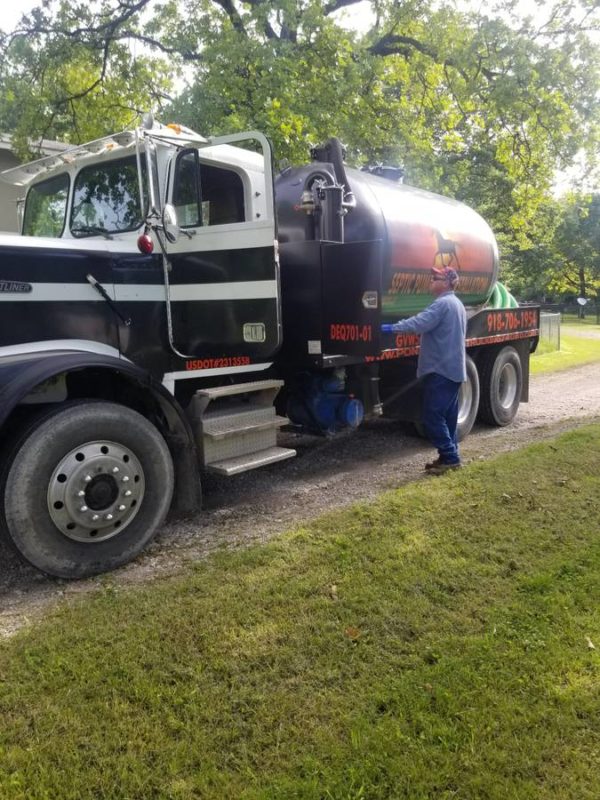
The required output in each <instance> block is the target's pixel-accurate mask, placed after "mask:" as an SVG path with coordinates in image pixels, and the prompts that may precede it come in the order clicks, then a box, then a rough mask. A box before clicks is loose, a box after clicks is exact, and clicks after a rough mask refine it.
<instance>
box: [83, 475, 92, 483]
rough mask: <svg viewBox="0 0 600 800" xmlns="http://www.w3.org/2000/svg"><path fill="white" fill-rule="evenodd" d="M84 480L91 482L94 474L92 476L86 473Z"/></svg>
mask: <svg viewBox="0 0 600 800" xmlns="http://www.w3.org/2000/svg"><path fill="white" fill-rule="evenodd" d="M83 480H84V481H85V482H86V483H89V482H90V481H91V480H92V476H91V475H86V476H85V478H84V479H83Z"/></svg>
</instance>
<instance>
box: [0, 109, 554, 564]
mask: <svg viewBox="0 0 600 800" xmlns="http://www.w3.org/2000/svg"><path fill="white" fill-rule="evenodd" d="M311 155H312V158H311V160H310V161H309V162H307V163H306V164H305V165H303V166H300V167H293V168H287V169H285V170H283V171H282V172H281V173H279V174H278V175H276V176H274V175H273V170H272V156H271V148H270V145H269V142H268V141H267V139H266V138H265V137H264V136H263V135H262V134H261V133H258V132H250V133H243V134H236V135H233V136H228V137H217V138H212V139H205V138H203V137H202V136H199V135H198V134H196V133H194V132H193V131H191V130H189V129H187V128H185V127H182V126H178V125H162V124H160V123H156V122H154V121H153V120H151V119H146V120H145V123H144V124H143V125H142V126H141V127H139V128H137V129H135V130H130V131H122V132H120V133H117V134H114V135H111V136H106V137H104V138H102V139H98V140H96V141H93V142H90V143H88V144H85V145H81V146H77V147H73V148H71V149H69V150H65V151H64V152H61V153H60V154H58V155H53V156H49V157H47V158H42V159H40V160H38V161H34V162H32V163H29V164H24V165H22V166H19V167H16V168H14V169H11V170H8V171H6V172H4V173H2V175H1V177H2V179H3V180H5V181H8V182H9V183H11V184H13V185H15V186H19V187H22V189H23V193H24V201H23V205H22V214H21V220H20V235H18V236H16V235H10V234H0V306H1V309H0V310H1V313H0V437H1V441H0V446H1V448H2V475H1V478H0V498H1V517H2V526H3V528H4V529H5V531H6V533H7V534H8V536H9V537H10V540H11V541H12V543H13V544H14V546H15V547H16V549H17V550H18V551H19V553H20V554H21V555H22V556H23V557H24V558H25V559H26V560H27V561H29V562H30V563H31V564H33V565H34V566H35V567H37V568H38V569H40V570H42V571H44V572H46V573H48V574H50V575H55V576H59V577H63V578H81V577H85V576H88V575H93V574H97V573H100V572H104V571H107V570H110V569H113V568H115V567H117V566H118V565H120V564H123V563H125V562H127V561H129V560H130V559H132V558H134V557H135V556H136V555H137V554H138V553H139V552H140V551H141V550H142V549H143V548H144V547H145V545H146V544H147V543H148V542H149V541H150V540H151V538H152V537H153V535H154V534H155V532H156V530H157V529H158V528H159V527H160V525H161V524H162V522H163V520H164V519H165V516H166V514H167V512H168V511H169V509H170V508H171V507H173V508H175V509H178V510H180V511H187V512H189V511H191V510H193V509H196V508H198V507H199V505H200V500H201V492H200V485H201V477H202V474H203V473H204V472H207V471H212V472H216V473H219V474H221V475H226V476H230V475H231V476H233V475H236V474H238V473H240V472H243V471H245V470H249V469H254V468H257V467H260V466H264V465H268V464H273V463H275V462H278V461H283V460H285V459H288V458H291V457H292V456H294V455H295V451H294V450H293V449H291V448H289V447H281V446H280V445H279V444H278V432H279V430H280V429H281V428H282V427H283V426H286V427H287V428H288V429H289V428H290V427H291V429H292V430H296V431H303V432H307V433H312V434H315V435H327V436H334V435H336V434H337V433H339V432H340V431H344V430H352V429H356V428H357V427H359V426H360V425H361V423H362V422H363V420H365V419H371V418H374V417H378V416H381V415H389V416H394V417H396V418H398V419H403V420H407V421H413V422H414V423H415V424H416V425H417V426H418V424H419V420H420V387H419V384H418V381H416V379H415V371H416V356H417V354H418V350H419V340H418V337H416V336H410V335H408V336H407V335H394V334H386V335H382V334H380V325H381V322H382V321H395V320H396V319H398V318H400V317H402V316H407V315H409V314H413V313H415V312H417V311H419V310H420V309H422V308H424V307H425V306H427V305H428V303H429V302H430V301H431V296H430V295H429V294H428V284H429V281H428V276H429V273H430V270H431V268H432V267H433V266H440V265H448V264H450V265H452V266H453V267H454V268H455V269H456V270H457V271H458V273H459V275H460V288H459V296H460V297H461V299H462V301H463V302H464V303H465V306H466V307H467V313H468V332H467V342H466V345H467V352H468V357H467V373H468V377H467V381H466V382H465V384H464V385H463V388H462V390H461V394H460V414H459V435H460V436H461V437H464V436H466V435H467V433H468V432H469V431H470V429H471V427H472V426H473V423H474V421H475V419H476V417H477V416H479V417H480V418H481V419H482V420H483V421H485V422H487V423H489V424H492V425H506V424H508V423H509V422H510V421H511V420H512V419H513V417H514V415H515V414H516V413H517V410H518V407H519V404H520V402H522V401H526V400H527V398H528V383H529V380H528V378H529V355H530V353H531V352H532V351H533V350H534V349H535V346H536V344H537V340H538V327H539V310H538V309H537V308H531V307H527V308H520V307H518V306H517V305H516V303H515V302H514V300H513V299H512V298H511V297H510V295H508V294H507V292H506V291H505V290H504V289H502V293H501V292H500V289H499V287H500V284H498V282H497V274H498V251H497V247H496V242H495V239H494V236H493V234H492V232H491V230H490V229H489V227H488V225H487V224H486V223H485V221H484V220H483V219H482V218H481V217H480V216H479V215H478V214H476V213H475V212H474V211H473V210H471V209H469V208H467V207H466V206H464V205H462V204H460V203H458V202H456V201H453V200H450V199H448V198H444V197H440V196H438V195H434V194H431V193H428V192H424V191H422V190H420V189H417V188H414V187H410V186H406V185H404V184H403V183H401V182H400V181H399V180H398V171H397V170H381V169H379V170H356V169H350V168H348V167H346V165H345V163H344V152H343V148H342V146H341V144H340V142H339V141H338V140H337V139H330V140H329V141H328V142H326V143H325V144H324V145H323V146H322V147H319V148H316V149H315V150H314V151H313V152H312V154H311ZM493 297H496V298H498V297H501V298H504V301H502V299H501V300H500V301H498V300H496V301H495V302H493V303H492V302H491V298H493Z"/></svg>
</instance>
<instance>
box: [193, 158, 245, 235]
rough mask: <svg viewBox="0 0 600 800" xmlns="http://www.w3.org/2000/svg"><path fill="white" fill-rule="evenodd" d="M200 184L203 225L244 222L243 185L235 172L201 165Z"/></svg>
mask: <svg viewBox="0 0 600 800" xmlns="http://www.w3.org/2000/svg"><path fill="white" fill-rule="evenodd" d="M200 184H201V191H202V221H203V223H204V225H227V224H230V223H232V222H244V220H245V219H246V215H245V212H244V185H243V183H242V179H241V178H240V176H239V175H238V174H237V172H233V171H232V170H230V169H223V168H221V167H213V166H209V165H208V164H201V165H200Z"/></svg>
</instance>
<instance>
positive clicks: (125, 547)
mask: <svg viewBox="0 0 600 800" xmlns="http://www.w3.org/2000/svg"><path fill="white" fill-rule="evenodd" d="M15 452H16V454H15V455H14V457H13V459H12V461H11V462H10V466H9V467H8V470H7V473H6V479H5V481H4V486H3V499H4V521H5V523H6V528H7V530H8V534H9V536H10V538H11V539H12V541H13V543H14V545H15V547H16V548H17V550H18V551H19V552H20V553H21V555H22V556H23V557H24V558H25V559H26V560H27V561H29V562H30V563H31V564H33V565H34V566H35V567H37V568H38V569H40V570H42V571H43V572H46V573H48V574H49V575H54V576H56V577H60V578H83V577H87V576H89V575H95V574H98V573H101V572H106V571H108V570H110V569H114V568H115V567H117V566H120V565H121V564H125V563H126V562H127V561H130V560H131V559H132V558H134V557H135V556H136V555H137V554H138V553H139V552H140V551H141V550H142V549H143V548H144V547H145V546H146V545H147V544H148V542H149V541H150V540H151V539H152V537H153V536H154V534H155V532H156V531H157V529H158V527H159V526H160V525H161V523H162V522H163V520H164V518H165V516H166V514H167V511H168V510H169V506H170V504H171V498H172V495H173V485H174V477H173V463H172V460H171V455H170V453H169V449H168V447H167V444H166V442H165V440H164V438H163V437H162V436H161V434H160V432H159V431H158V430H157V429H156V428H155V427H154V426H153V425H152V424H151V423H150V422H149V421H148V420H147V419H145V417H143V416H141V414H138V413H137V412H135V411H132V410H131V409H130V408H127V407H125V406H121V405H118V404H116V403H104V402H96V401H86V402H78V403H72V404H69V405H66V406H61V407H60V408H59V409H57V410H54V411H52V412H51V413H50V414H48V415H45V416H43V417H42V418H40V419H37V420H36V422H35V423H34V424H33V425H32V426H30V427H29V428H28V430H27V431H26V433H25V434H24V436H23V438H22V439H21V440H20V442H19V443H18V447H17V448H16V450H15Z"/></svg>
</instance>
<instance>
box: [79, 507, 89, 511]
mask: <svg viewBox="0 0 600 800" xmlns="http://www.w3.org/2000/svg"><path fill="white" fill-rule="evenodd" d="M79 510H80V511H87V510H88V507H87V506H81V508H80V509H79Z"/></svg>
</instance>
